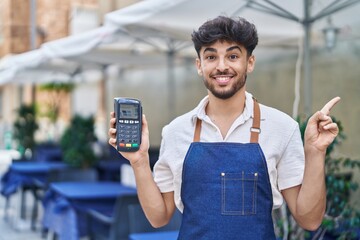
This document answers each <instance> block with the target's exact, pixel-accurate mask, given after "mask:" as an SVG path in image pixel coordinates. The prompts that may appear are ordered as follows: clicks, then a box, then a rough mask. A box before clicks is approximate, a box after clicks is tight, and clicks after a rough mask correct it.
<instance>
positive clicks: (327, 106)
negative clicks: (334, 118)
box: [320, 97, 340, 115]
mask: <svg viewBox="0 0 360 240" xmlns="http://www.w3.org/2000/svg"><path fill="white" fill-rule="evenodd" d="M339 101H340V97H334V98H333V99H331V100H330V101H329V102H328V103H327V104H325V106H324V107H323V108H322V109H321V110H320V112H322V113H323V114H325V115H329V114H330V110H331V109H332V108H333V107H334V106H335V104H336V103H338V102H339Z"/></svg>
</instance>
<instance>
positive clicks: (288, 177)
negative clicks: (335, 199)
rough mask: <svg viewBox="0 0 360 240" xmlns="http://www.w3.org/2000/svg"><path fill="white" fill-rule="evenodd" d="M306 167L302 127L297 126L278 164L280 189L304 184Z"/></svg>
mask: <svg viewBox="0 0 360 240" xmlns="http://www.w3.org/2000/svg"><path fill="white" fill-rule="evenodd" d="M304 168H305V157H304V148H303V142H302V140H301V134H300V129H299V127H298V126H296V127H295V128H294V131H293V134H292V135H291V137H290V139H289V141H288V144H287V146H286V148H285V151H284V153H283V154H282V156H281V159H280V161H279V162H278V165H277V170H278V188H279V190H280V191H281V190H284V189H287V188H291V187H294V186H297V185H300V184H302V181H303V176H304Z"/></svg>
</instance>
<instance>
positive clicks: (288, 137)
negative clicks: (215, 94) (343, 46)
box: [154, 92, 305, 211]
mask: <svg viewBox="0 0 360 240" xmlns="http://www.w3.org/2000/svg"><path fill="white" fill-rule="evenodd" d="M208 101H209V99H208V97H205V98H204V99H203V100H202V101H201V102H200V103H199V105H198V106H197V107H196V108H195V109H193V110H192V111H190V112H188V113H186V114H184V115H182V116H180V117H178V118H176V119H175V120H173V121H172V122H171V123H170V124H168V125H167V126H165V127H164V129H163V132H162V142H161V147H160V156H159V160H158V161H157V162H156V164H155V167H154V179H155V182H156V183H157V185H158V187H159V189H160V191H161V192H172V191H174V197H175V204H176V206H177V208H178V209H179V210H180V211H182V210H183V204H182V202H181V196H180V191H181V182H182V179H181V178H182V168H183V162H184V158H185V155H186V153H187V151H188V148H189V146H190V144H191V142H192V141H193V137H194V129H195V123H196V118H199V119H201V120H202V127H201V135H200V142H239V143H249V142H250V128H251V126H252V117H253V105H254V103H253V99H252V95H251V94H250V93H248V92H246V100H245V108H244V111H243V113H242V114H241V115H240V116H239V117H238V118H237V119H236V120H235V121H234V123H233V124H232V126H231V127H230V129H229V131H228V133H227V135H226V137H225V139H223V137H222V135H221V132H220V130H219V129H218V127H217V126H216V125H215V124H214V123H213V122H212V121H211V120H210V118H209V117H208V116H207V115H206V113H205V107H206V105H207V103H208ZM260 113H261V125H260V128H261V133H260V135H259V144H260V146H261V148H262V150H263V152H264V155H265V158H266V162H267V167H268V172H269V176H270V182H271V188H272V194H273V203H274V205H273V208H274V209H275V208H278V207H280V206H281V204H282V203H283V198H282V195H281V192H280V191H281V190H283V189H287V188H291V187H294V186H297V185H300V184H301V183H302V179H303V174H304V166H305V157H304V149H303V143H302V140H301V136H300V130H299V125H298V123H297V122H296V121H295V120H294V119H292V118H291V117H290V116H288V115H287V114H285V113H283V112H280V111H279V110H276V109H274V108H270V107H267V106H264V105H262V104H260ZM199 170H200V171H201V169H199Z"/></svg>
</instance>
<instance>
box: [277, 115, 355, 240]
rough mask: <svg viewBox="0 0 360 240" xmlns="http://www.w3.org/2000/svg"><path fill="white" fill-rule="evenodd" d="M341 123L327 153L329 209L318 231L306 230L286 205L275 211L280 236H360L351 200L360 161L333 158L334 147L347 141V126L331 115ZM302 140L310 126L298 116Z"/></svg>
mask: <svg viewBox="0 0 360 240" xmlns="http://www.w3.org/2000/svg"><path fill="white" fill-rule="evenodd" d="M332 119H333V120H334V122H336V123H337V124H338V126H339V134H338V136H337V137H336V138H335V140H334V141H333V142H332V144H331V145H330V146H329V147H328V148H327V151H326V156H325V172H326V177H325V182H326V188H327V192H326V195H327V208H326V213H325V216H324V219H323V221H322V224H321V226H320V227H319V229H317V230H316V231H315V232H312V233H310V232H306V231H303V230H302V229H301V228H300V227H299V226H298V225H297V224H296V222H295V220H294V219H293V218H292V216H291V214H290V211H289V210H288V209H287V208H286V207H284V208H283V209H281V210H278V211H276V212H275V221H276V222H275V223H276V230H277V233H278V236H282V237H283V236H285V239H289V240H298V239H305V238H306V239H311V240H321V239H325V236H326V237H327V238H326V239H329V238H330V239H338V240H351V239H359V236H358V235H357V231H359V228H360V211H359V210H358V209H356V208H355V207H354V206H353V204H351V202H350V194H351V192H353V191H355V190H357V188H358V183H356V182H354V181H353V178H352V176H353V173H354V172H355V170H356V169H360V161H359V160H353V159H350V158H344V157H333V156H332V155H333V154H332V153H333V151H334V149H335V147H336V146H337V145H339V144H341V142H342V141H344V140H345V138H346V137H345V134H344V129H343V126H342V124H341V122H340V121H337V120H336V119H335V118H334V117H332ZM297 120H298V122H299V125H300V131H301V136H302V139H304V132H305V128H306V125H307V120H306V121H300V119H299V118H298V119H297Z"/></svg>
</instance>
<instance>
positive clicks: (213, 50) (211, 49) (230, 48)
mask: <svg viewBox="0 0 360 240" xmlns="http://www.w3.org/2000/svg"><path fill="white" fill-rule="evenodd" d="M234 49H239V51H240V52H242V51H241V48H240V47H239V46H232V47H229V48H228V49H226V51H227V52H230V51H232V50H234ZM205 52H217V50H216V49H215V48H212V47H207V48H205V49H204V51H203V53H205Z"/></svg>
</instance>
